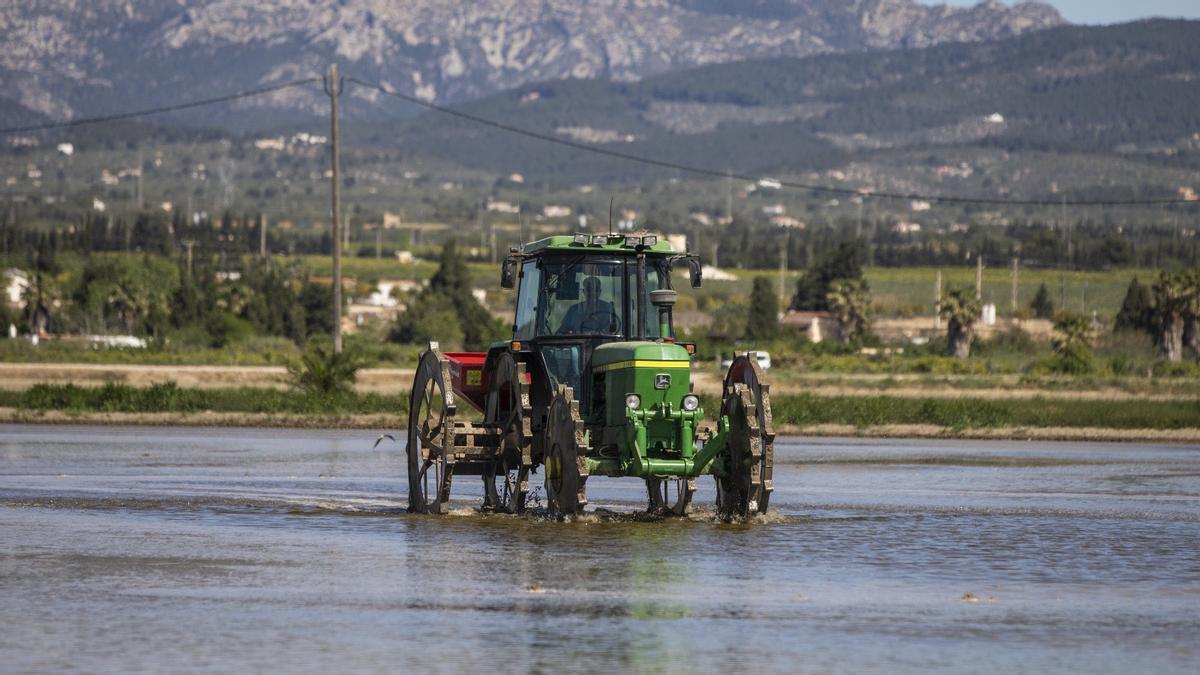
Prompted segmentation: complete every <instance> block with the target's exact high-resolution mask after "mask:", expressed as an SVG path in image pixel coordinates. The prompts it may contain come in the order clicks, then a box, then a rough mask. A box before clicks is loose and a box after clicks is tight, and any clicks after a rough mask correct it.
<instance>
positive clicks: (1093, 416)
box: [709, 394, 1200, 429]
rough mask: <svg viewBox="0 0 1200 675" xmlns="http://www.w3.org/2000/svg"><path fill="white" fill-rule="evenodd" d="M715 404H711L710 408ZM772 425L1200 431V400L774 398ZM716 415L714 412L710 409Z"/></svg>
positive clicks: (803, 396) (795, 396)
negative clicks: (915, 425) (910, 425)
mask: <svg viewBox="0 0 1200 675" xmlns="http://www.w3.org/2000/svg"><path fill="white" fill-rule="evenodd" d="M715 403H716V401H715V400H714V401H710V402H709V405H710V406H713V404H715ZM771 407H772V412H773V413H774V417H775V423H776V424H783V425H792V426H801V427H807V426H813V425H820V424H845V425H851V426H854V427H858V428H864V427H873V426H882V425H892V424H925V425H936V426H939V427H945V428H948V429H978V428H999V427H1032V428H1038V427H1068V428H1070V427H1075V428H1090V427H1097V428H1108V429H1188V428H1196V427H1200V401H1194V400H1193V401H1139V400H1133V401H1103V400H1078V401H1074V400H1062V399H1054V400H1051V399H1044V398H1040V397H1033V398H1028V399H1006V400H982V399H971V398H915V397H914V398H898V397H887V396H863V397H858V396H829V397H823V396H811V395H807V394H800V395H794V396H775V397H772V400H771ZM709 409H710V410H716V407H715V406H714V407H710V408H709Z"/></svg>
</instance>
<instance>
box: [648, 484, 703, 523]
mask: <svg viewBox="0 0 1200 675" xmlns="http://www.w3.org/2000/svg"><path fill="white" fill-rule="evenodd" d="M646 491H647V492H649V493H650V509H649V511H650V513H654V514H659V515H664V516H686V515H688V513H690V512H691V510H692V497H693V496H694V495H695V494H696V479H695V478H648V479H646Z"/></svg>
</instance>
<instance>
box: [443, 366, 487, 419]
mask: <svg viewBox="0 0 1200 675" xmlns="http://www.w3.org/2000/svg"><path fill="white" fill-rule="evenodd" d="M444 356H445V357H446V358H447V359H449V360H450V383H451V386H452V387H453V388H454V393H456V394H458V395H459V396H461V397H463V398H465V399H467V401H468V402H469V403H470V404H471V405H472V406H474V408H475V409H476V410H479V411H480V412H482V411H483V408H484V406H485V405H487V404H486V400H487V385H488V383H487V379H486V377H485V375H484V372H483V364H484V362H485V361H487V353H486V352H446V353H445V354H444Z"/></svg>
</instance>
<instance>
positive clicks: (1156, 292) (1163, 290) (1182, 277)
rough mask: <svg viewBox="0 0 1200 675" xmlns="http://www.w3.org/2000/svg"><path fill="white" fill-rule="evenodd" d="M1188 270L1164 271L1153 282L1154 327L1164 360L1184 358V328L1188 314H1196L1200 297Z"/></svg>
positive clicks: (1159, 353)
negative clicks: (1177, 271) (1181, 271)
mask: <svg viewBox="0 0 1200 675" xmlns="http://www.w3.org/2000/svg"><path fill="white" fill-rule="evenodd" d="M1189 276H1190V275H1189V274H1186V273H1169V272H1163V273H1162V274H1161V275H1160V276H1159V277H1158V282H1157V283H1155V284H1154V288H1153V291H1152V292H1153V296H1154V328H1155V333H1156V335H1155V339H1156V341H1157V342H1158V355H1159V358H1161V359H1163V360H1164V361H1170V362H1172V363H1178V362H1179V361H1182V360H1183V332H1184V326H1185V323H1186V321H1185V320H1186V318H1187V317H1188V316H1189V315H1195V314H1196V313H1197V310H1198V309H1200V308H1198V307H1197V304H1198V302H1200V299H1198V298H1197V288H1196V284H1195V283H1193V282H1191V281H1190V280H1189Z"/></svg>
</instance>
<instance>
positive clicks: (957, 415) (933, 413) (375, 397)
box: [0, 383, 1200, 442]
mask: <svg viewBox="0 0 1200 675" xmlns="http://www.w3.org/2000/svg"><path fill="white" fill-rule="evenodd" d="M718 403H719V402H718V400H717V398H716V397H715V396H714V395H712V394H705V395H704V405H705V409H706V410H708V411H710V415H711V413H712V412H714V411H716V410H718V409H719V405H718ZM772 408H773V411H774V420H775V426H776V430H777V432H778V433H784V434H797V435H862V436H876V437H935V438H1011V439H1040V440H1051V439H1056V440H1110V441H1134V440H1149V441H1171V442H1200V401H1198V400H1196V399H1191V400H1148V399H1143V400H1133V399H1127V400H1096V399H1092V400H1087V399H1084V400H1065V399H1049V398H1045V397H1034V398H1021V399H1017V398H1011V399H981V398H968V397H957V398H945V397H941V398H939V397H916V398H904V397H896V396H820V395H814V394H778V395H775V396H773V397H772ZM406 412H407V397H406V396H405V395H404V394H378V393H359V392H349V393H343V394H336V395H321V394H311V393H298V392H292V391H285V390H281V389H262V388H247V387H242V388H229V389H184V388H180V387H177V386H175V385H174V384H157V385H153V386H150V387H132V386H129V385H126V384H111V383H110V384H106V385H103V386H100V387H80V386H76V385H73V384H68V385H45V384H42V385H36V386H34V387H31V388H29V389H26V390H23V391H13V390H4V391H0V421H2V422H8V423H17V422H20V423H37V422H41V423H72V422H75V423H89V424H149V425H206V426H267V427H302V428H372V429H393V430H395V429H400V428H403V427H404V426H405V424H406Z"/></svg>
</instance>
